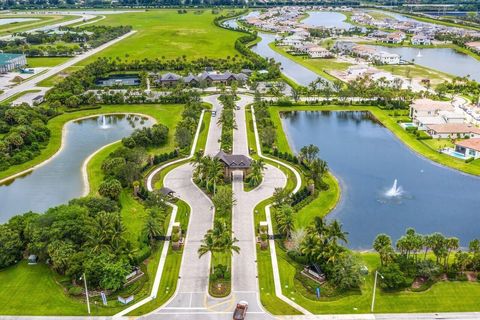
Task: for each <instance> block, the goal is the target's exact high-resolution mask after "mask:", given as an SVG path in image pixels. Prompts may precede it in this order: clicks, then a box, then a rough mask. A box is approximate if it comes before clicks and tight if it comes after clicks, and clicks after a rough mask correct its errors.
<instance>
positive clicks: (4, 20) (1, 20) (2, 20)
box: [0, 18, 39, 26]
mask: <svg viewBox="0 0 480 320" xmlns="http://www.w3.org/2000/svg"><path fill="white" fill-rule="evenodd" d="M35 20H39V19H34V18H0V26H3V25H5V24H10V23H20V22H27V21H35Z"/></svg>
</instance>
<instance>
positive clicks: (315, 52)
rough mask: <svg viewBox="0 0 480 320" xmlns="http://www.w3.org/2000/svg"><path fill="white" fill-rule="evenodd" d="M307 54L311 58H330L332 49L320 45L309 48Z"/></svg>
mask: <svg viewBox="0 0 480 320" xmlns="http://www.w3.org/2000/svg"><path fill="white" fill-rule="evenodd" d="M307 54H308V56H309V57H310V58H328V57H331V56H332V54H331V53H330V51H328V50H327V49H325V48H322V47H319V46H315V47H312V48H309V49H307Z"/></svg>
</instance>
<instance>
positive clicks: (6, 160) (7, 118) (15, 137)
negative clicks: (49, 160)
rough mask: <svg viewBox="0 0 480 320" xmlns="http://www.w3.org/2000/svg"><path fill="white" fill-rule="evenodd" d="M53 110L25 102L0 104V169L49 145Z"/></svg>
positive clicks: (15, 163)
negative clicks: (32, 105) (50, 119)
mask: <svg viewBox="0 0 480 320" xmlns="http://www.w3.org/2000/svg"><path fill="white" fill-rule="evenodd" d="M53 115H55V113H54V112H53V110H51V109H45V108H31V107H30V106H28V105H21V106H15V107H11V106H5V105H3V106H0V171H3V170H7V169H8V168H9V167H10V166H12V165H17V164H21V163H24V162H27V161H29V160H31V159H33V158H34V157H36V156H37V155H39V154H40V150H41V149H42V148H43V147H45V146H46V145H47V144H48V141H49V139H50V129H48V127H47V121H48V119H49V117H51V116H53Z"/></svg>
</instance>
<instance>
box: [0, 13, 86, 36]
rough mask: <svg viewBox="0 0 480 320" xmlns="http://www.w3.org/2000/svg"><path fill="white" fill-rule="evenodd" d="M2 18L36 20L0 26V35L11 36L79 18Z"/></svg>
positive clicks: (26, 16)
mask: <svg viewBox="0 0 480 320" xmlns="http://www.w3.org/2000/svg"><path fill="white" fill-rule="evenodd" d="M2 18H33V19H37V20H30V21H24V22H18V23H11V24H4V25H2V26H0V35H6V34H11V33H14V32H22V31H26V30H30V29H35V28H40V27H43V26H46V25H50V24H56V23H61V22H65V21H69V20H73V19H77V18H79V16H71V15H66V16H62V15H38V14H37V15H31V14H28V15H25V14H21V13H19V14H15V15H2Z"/></svg>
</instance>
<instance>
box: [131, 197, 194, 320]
mask: <svg viewBox="0 0 480 320" xmlns="http://www.w3.org/2000/svg"><path fill="white" fill-rule="evenodd" d="M176 205H177V206H178V211H177V217H176V219H175V221H177V222H180V225H181V226H182V229H186V228H187V227H188V221H189V219H190V207H189V206H188V204H187V203H185V202H184V201H182V200H178V201H177V203H176ZM187 232H188V231H187ZM158 251H159V252H160V251H161V250H158ZM182 255H183V249H182V250H180V251H174V250H172V248H171V247H170V249H169V251H168V255H167V259H166V261H165V266H164V269H163V274H162V278H161V279H160V287H159V289H158V295H157V297H156V298H155V300H153V301H151V302H149V303H147V304H145V305H143V306H141V307H140V308H138V309H136V310H134V311H132V312H131V313H129V316H136V315H142V314H145V313H148V312H151V311H153V310H155V309H157V308H159V307H160V306H162V305H163V304H164V303H165V302H167V301H168V299H170V298H171V297H172V295H173V294H174V293H175V290H176V287H177V282H178V275H179V273H180V267H181V263H182ZM158 258H159V256H156V257H151V258H150V260H152V259H156V260H158ZM157 265H158V263H157V264H155V266H154V267H153V264H152V267H150V265H149V274H151V275H152V281H151V286H152V284H153V277H155V273H156V269H157ZM150 269H151V270H150ZM151 286H150V289H151Z"/></svg>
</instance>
